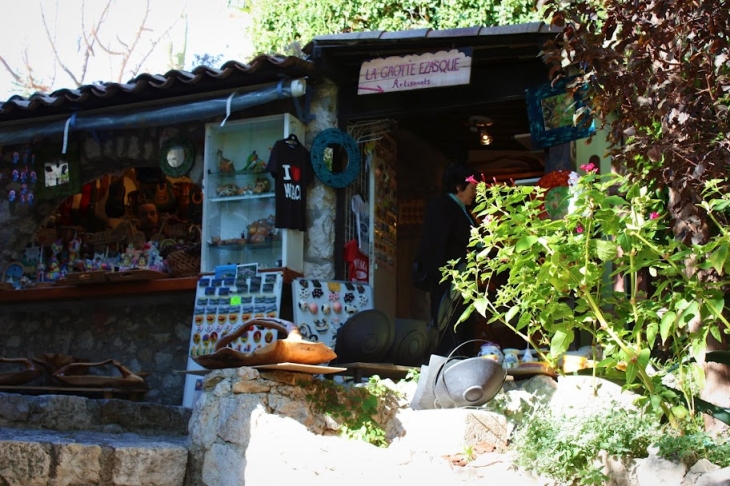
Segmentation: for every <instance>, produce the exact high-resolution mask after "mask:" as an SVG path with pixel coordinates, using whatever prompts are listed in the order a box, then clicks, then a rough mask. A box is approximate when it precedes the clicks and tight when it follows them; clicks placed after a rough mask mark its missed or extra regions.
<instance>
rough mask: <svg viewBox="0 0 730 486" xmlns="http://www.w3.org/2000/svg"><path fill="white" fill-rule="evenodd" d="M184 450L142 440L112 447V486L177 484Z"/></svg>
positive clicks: (180, 481)
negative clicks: (141, 443) (138, 442)
mask: <svg viewBox="0 0 730 486" xmlns="http://www.w3.org/2000/svg"><path fill="white" fill-rule="evenodd" d="M187 461H188V450H187V448H185V447H183V446H177V445H172V444H166V443H158V444H154V443H145V444H143V445H139V446H129V447H117V448H116V449H115V450H114V469H113V472H112V484H113V485H114V486H180V485H182V484H183V481H184V480H185V468H186V466H187Z"/></svg>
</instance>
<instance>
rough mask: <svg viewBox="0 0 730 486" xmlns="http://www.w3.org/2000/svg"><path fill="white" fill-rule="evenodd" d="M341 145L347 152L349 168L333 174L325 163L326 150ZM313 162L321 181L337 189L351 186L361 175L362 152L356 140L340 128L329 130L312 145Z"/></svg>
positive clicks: (323, 132)
mask: <svg viewBox="0 0 730 486" xmlns="http://www.w3.org/2000/svg"><path fill="white" fill-rule="evenodd" d="M333 145H341V146H342V147H343V148H344V149H345V151H346V152H347V167H345V169H344V170H343V171H342V172H337V173H335V172H332V170H331V169H330V168H329V167H327V164H326V162H325V157H324V154H325V149H327V147H331V146H333ZM311 161H312V167H313V168H314V173H315V174H317V177H318V178H319V180H321V181H322V182H323V183H325V184H326V185H328V186H330V187H334V188H335V189H342V188H344V187H347V186H349V185H350V184H351V183H352V182H353V181H354V180H355V179H356V178H357V176H358V175H359V174H360V150H359V149H358V147H357V143H356V142H355V140H354V139H353V138H352V137H351V136H350V135H349V134H347V132H344V131H342V130H340V129H338V128H328V129H326V130H323V131H322V132H320V133H319V135H317V136H316V137H315V139H314V142H313V143H312V150H311Z"/></svg>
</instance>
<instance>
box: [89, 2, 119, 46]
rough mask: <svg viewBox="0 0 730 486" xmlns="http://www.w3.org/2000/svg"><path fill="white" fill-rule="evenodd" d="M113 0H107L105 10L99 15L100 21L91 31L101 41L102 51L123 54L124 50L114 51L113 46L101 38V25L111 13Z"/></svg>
mask: <svg viewBox="0 0 730 486" xmlns="http://www.w3.org/2000/svg"><path fill="white" fill-rule="evenodd" d="M112 1H113V0H107V3H106V6H104V10H103V11H102V12H101V15H99V20H98V22H97V23H96V25H95V26H94V28H93V30H92V31H91V35H92V37H94V39H95V40H96V41H97V42H98V43H99V47H101V50H102V51H104V52H106V53H107V54H109V55H110V56H123V55H124V53H123V52H116V51H112V50H111V46H105V45H104V43H103V42H102V41H101V39H99V30H100V29H101V25H102V24H103V23H104V22H105V21H106V18H107V16H108V15H109V9H110V8H111V4H112Z"/></svg>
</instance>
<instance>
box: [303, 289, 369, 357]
mask: <svg viewBox="0 0 730 486" xmlns="http://www.w3.org/2000/svg"><path fill="white" fill-rule="evenodd" d="M292 299H293V304H294V305H293V308H294V324H296V325H297V327H298V328H299V333H300V334H301V335H302V337H303V338H304V339H307V340H309V341H312V342H321V343H324V344H326V345H327V346H329V347H330V348H332V349H335V344H336V342H337V333H338V332H339V330H340V328H341V327H342V326H343V325H344V324H345V322H347V320H348V319H349V318H350V317H351V316H352V315H354V314H356V313H358V312H360V311H362V310H366V309H372V308H373V289H372V287H370V285H368V284H366V283H362V282H347V281H340V280H326V281H322V280H317V279H305V278H298V279H295V280H293V281H292Z"/></svg>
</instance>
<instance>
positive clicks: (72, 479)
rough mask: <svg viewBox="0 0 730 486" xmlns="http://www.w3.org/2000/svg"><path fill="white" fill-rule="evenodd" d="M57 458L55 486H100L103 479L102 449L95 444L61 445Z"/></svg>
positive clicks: (57, 447) (55, 449)
mask: <svg viewBox="0 0 730 486" xmlns="http://www.w3.org/2000/svg"><path fill="white" fill-rule="evenodd" d="M54 453H55V456H56V462H57V465H56V472H55V477H56V481H55V483H54V484H55V486H75V485H77V484H99V481H100V479H101V447H100V446H99V445H94V444H76V443H71V444H60V445H57V446H56V447H55V448H54Z"/></svg>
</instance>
